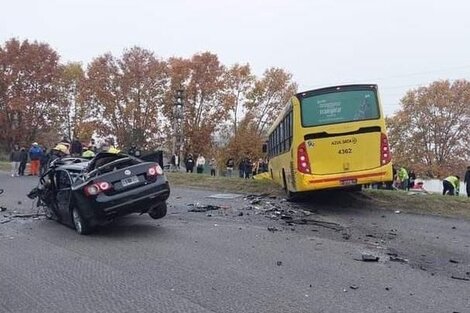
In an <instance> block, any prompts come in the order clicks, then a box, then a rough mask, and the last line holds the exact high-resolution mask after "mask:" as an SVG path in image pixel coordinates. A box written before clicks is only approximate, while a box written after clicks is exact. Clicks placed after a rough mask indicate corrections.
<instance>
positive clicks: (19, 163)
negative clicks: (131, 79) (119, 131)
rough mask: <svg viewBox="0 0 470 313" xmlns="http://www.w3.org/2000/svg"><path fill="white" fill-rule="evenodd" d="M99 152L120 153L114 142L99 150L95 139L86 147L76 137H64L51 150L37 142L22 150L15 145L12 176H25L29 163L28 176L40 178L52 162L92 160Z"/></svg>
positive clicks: (135, 153) (131, 152) (137, 151)
mask: <svg viewBox="0 0 470 313" xmlns="http://www.w3.org/2000/svg"><path fill="white" fill-rule="evenodd" d="M131 149H133V150H132V151H130V154H131V155H135V156H138V155H139V156H140V150H138V149H137V148H136V147H135V146H133V147H131ZM99 151H107V152H112V153H116V152H119V150H118V149H116V148H115V147H114V145H113V144H112V142H109V141H105V142H104V143H103V144H102V145H101V149H100V150H99V149H98V148H97V146H96V144H95V140H94V139H91V141H90V143H89V144H86V145H84V144H83V143H82V142H81V141H80V140H79V138H78V137H74V138H73V140H72V141H70V140H69V139H68V137H67V136H64V137H63V138H62V140H60V141H59V142H58V143H57V144H56V145H55V146H54V147H53V148H51V149H48V148H47V147H46V146H41V145H39V144H38V143H37V142H33V143H32V144H31V146H30V147H29V148H26V147H21V148H20V146H19V145H18V144H15V145H14V146H13V149H12V150H11V152H10V162H11V176H12V177H17V176H24V175H25V171H26V167H27V164H28V161H29V173H28V176H40V175H42V174H44V173H45V172H46V171H47V169H48V167H49V165H50V164H51V162H52V161H54V160H55V159H57V158H62V157H65V156H71V157H82V158H86V159H92V158H93V157H94V156H95V155H96V153H98V152H99Z"/></svg>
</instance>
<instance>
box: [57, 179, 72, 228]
mask: <svg viewBox="0 0 470 313" xmlns="http://www.w3.org/2000/svg"><path fill="white" fill-rule="evenodd" d="M55 184H56V188H57V189H56V199H57V208H58V210H59V212H58V213H59V214H60V216H61V218H62V220H63V221H67V222H69V221H70V197H71V195H72V179H71V177H70V175H69V173H68V172H67V171H66V170H56V172H55Z"/></svg>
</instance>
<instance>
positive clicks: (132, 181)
mask: <svg viewBox="0 0 470 313" xmlns="http://www.w3.org/2000/svg"><path fill="white" fill-rule="evenodd" d="M138 182H139V178H137V176H131V177H127V178H124V179H121V184H122V186H123V187H127V186H129V185H133V184H135V183H138Z"/></svg>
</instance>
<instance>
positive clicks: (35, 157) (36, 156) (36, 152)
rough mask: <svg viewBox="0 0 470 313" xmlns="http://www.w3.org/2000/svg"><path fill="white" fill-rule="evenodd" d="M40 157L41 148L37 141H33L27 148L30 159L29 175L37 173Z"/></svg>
mask: <svg viewBox="0 0 470 313" xmlns="http://www.w3.org/2000/svg"><path fill="white" fill-rule="evenodd" d="M41 157H42V149H41V147H39V145H38V143H37V142H33V145H32V146H31V148H30V149H29V159H30V160H31V164H30V166H31V167H30V169H29V175H30V176H31V175H33V176H38V175H39V165H40V162H41Z"/></svg>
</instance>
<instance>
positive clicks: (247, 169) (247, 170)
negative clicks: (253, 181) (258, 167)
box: [244, 158, 253, 179]
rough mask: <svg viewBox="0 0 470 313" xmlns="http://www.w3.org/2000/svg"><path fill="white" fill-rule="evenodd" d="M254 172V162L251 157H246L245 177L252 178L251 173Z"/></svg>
mask: <svg viewBox="0 0 470 313" xmlns="http://www.w3.org/2000/svg"><path fill="white" fill-rule="evenodd" d="M252 172H253V162H252V161H251V159H250V158H246V159H245V172H244V177H245V179H248V178H250V176H251V174H253V173H252Z"/></svg>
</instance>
